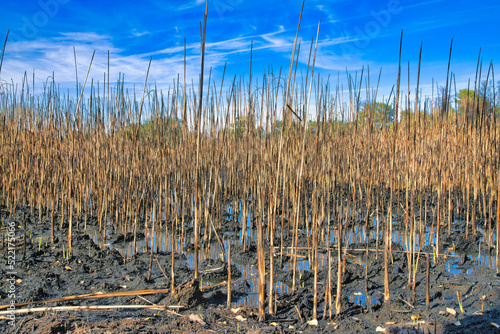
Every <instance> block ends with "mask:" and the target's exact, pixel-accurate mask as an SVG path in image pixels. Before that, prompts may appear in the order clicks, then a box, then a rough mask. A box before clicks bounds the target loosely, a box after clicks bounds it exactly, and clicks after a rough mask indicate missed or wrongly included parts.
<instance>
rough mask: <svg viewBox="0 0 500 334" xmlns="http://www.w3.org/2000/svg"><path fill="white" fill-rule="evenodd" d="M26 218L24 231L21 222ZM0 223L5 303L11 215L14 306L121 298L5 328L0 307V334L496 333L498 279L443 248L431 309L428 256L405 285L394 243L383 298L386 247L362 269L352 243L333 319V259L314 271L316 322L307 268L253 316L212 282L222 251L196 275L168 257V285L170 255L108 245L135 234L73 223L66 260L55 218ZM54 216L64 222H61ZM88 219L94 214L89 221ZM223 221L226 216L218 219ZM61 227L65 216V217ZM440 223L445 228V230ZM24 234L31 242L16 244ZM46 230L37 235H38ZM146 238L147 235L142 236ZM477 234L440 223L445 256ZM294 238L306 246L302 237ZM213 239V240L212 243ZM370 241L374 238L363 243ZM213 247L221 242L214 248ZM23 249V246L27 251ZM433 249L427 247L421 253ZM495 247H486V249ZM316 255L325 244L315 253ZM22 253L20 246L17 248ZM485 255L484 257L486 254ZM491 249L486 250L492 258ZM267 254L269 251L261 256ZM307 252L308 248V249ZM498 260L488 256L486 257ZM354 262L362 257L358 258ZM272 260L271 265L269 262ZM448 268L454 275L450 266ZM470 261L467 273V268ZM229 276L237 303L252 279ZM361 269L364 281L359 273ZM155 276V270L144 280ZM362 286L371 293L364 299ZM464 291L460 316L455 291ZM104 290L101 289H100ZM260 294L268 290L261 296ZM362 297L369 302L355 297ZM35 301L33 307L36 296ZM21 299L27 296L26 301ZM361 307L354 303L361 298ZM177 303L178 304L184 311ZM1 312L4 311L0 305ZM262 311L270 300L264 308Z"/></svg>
mask: <svg viewBox="0 0 500 334" xmlns="http://www.w3.org/2000/svg"><path fill="white" fill-rule="evenodd" d="M23 217H26V231H24V229H23ZM0 218H1V219H2V222H3V225H2V236H3V237H2V244H1V247H2V248H1V249H2V255H3V256H4V258H5V261H2V263H4V265H2V266H0V276H1V277H2V278H3V279H2V281H1V289H0V304H1V305H9V303H10V301H11V300H12V299H11V298H9V286H10V281H8V280H7V279H8V278H9V277H11V274H9V272H10V271H12V270H10V269H9V268H8V267H7V246H8V245H7V239H6V238H7V237H6V236H7V226H8V223H9V222H15V226H16V227H15V235H16V249H15V251H16V263H15V265H14V269H15V272H16V274H15V275H14V279H15V280H17V281H16V284H15V303H16V305H17V306H16V309H17V310H20V309H26V308H40V307H60V306H73V307H74V306H95V305H111V306H116V307H114V308H111V309H108V310H69V311H54V310H46V311H44V312H32V313H24V314H16V316H15V326H11V325H10V324H9V321H10V320H9V319H8V318H7V317H6V315H5V314H3V315H0V317H1V318H0V319H1V320H0V326H1V328H2V329H1V332H4V333H178V332H184V333H235V332H241V333H299V332H304V333H325V332H338V333H375V332H376V331H384V332H385V333H475V334H479V333H500V328H498V327H496V326H495V324H496V325H500V275H499V274H497V272H496V270H495V267H494V266H493V265H492V264H491V263H484V264H481V265H478V264H477V262H475V261H472V260H470V258H469V257H467V256H465V255H464V256H463V257H454V256H451V255H450V256H448V257H447V258H446V259H445V260H441V261H440V262H439V263H434V262H433V261H432V256H431V261H430V270H429V275H430V282H431V283H430V303H429V306H426V302H425V291H426V273H427V260H426V257H425V256H423V255H422V256H421V257H420V258H419V264H418V265H419V270H418V274H417V278H416V282H417V283H416V288H415V294H414V295H413V293H412V291H411V289H409V288H408V264H407V256H406V254H405V253H403V252H400V251H402V249H401V248H400V246H399V245H398V244H393V253H392V255H393V256H392V263H391V264H390V266H389V279H390V287H391V294H390V301H389V302H383V300H384V295H383V291H384V282H383V278H384V274H383V273H384V260H383V253H382V250H383V246H382V245H380V252H379V254H378V256H376V255H375V254H374V252H370V257H369V259H368V261H369V263H370V265H369V266H368V272H367V273H366V270H365V266H364V261H365V258H364V252H362V251H359V250H360V249H365V248H366V244H364V243H356V244H351V245H349V249H350V250H347V256H345V258H346V259H347V260H346V264H345V269H344V272H343V275H342V296H344V297H343V298H342V299H341V312H340V313H339V314H338V315H335V310H332V312H333V314H332V316H331V318H330V314H329V310H328V308H327V310H326V317H324V315H325V292H326V291H325V290H326V284H325V282H327V277H328V266H323V267H322V268H321V269H320V270H319V271H318V282H319V284H318V320H317V322H315V321H311V320H312V316H313V300H314V296H313V280H314V275H313V274H312V272H309V271H300V272H298V273H297V289H296V291H295V292H293V293H292V292H291V289H290V288H289V289H287V292H282V293H279V294H277V302H276V306H275V307H276V313H275V315H272V316H271V315H268V314H266V318H265V319H263V320H262V319H259V315H258V309H257V308H256V307H250V306H242V305H240V306H235V305H233V306H232V308H230V309H228V308H226V301H227V286H225V285H224V284H218V285H217V283H219V282H223V281H224V280H226V279H227V269H228V268H227V264H226V263H225V262H224V261H223V259H207V260H204V261H202V262H201V263H200V272H201V274H200V277H198V279H195V278H194V272H193V270H192V269H191V268H190V264H189V260H188V257H187V256H186V254H185V253H183V254H175V257H174V259H175V264H174V271H175V286H176V288H175V291H174V293H171V291H170V290H169V289H170V288H171V275H170V272H171V263H172V262H171V261H172V254H171V253H170V252H156V253H155V254H154V256H153V261H152V266H151V274H149V264H150V260H151V255H150V252H149V251H148V252H143V253H136V254H135V255H134V256H132V257H130V258H125V257H124V256H122V255H121V254H120V253H119V252H118V251H117V250H115V249H114V247H113V246H114V242H123V241H130V240H131V239H132V240H133V236H131V235H130V234H127V235H126V236H123V235H119V234H111V235H109V240H108V241H107V243H108V244H109V245H106V246H104V247H103V248H100V247H99V246H98V245H97V244H96V243H95V242H94V241H93V240H92V238H91V237H90V236H89V235H87V234H85V233H83V231H82V230H81V226H80V230H78V229H76V228H75V230H74V231H73V242H72V255H71V256H70V257H69V258H68V257H67V246H68V244H67V227H66V226H63V229H62V230H60V229H59V226H56V230H55V240H54V243H51V242H50V224H48V223H47V222H48V220H49V219H50V217H49V216H48V217H45V215H43V219H42V220H43V221H44V223H42V224H41V223H40V222H39V219H38V212H37V211H36V210H34V211H33V214H32V213H31V210H30V208H17V210H16V212H15V213H13V214H10V213H9V212H8V211H7V210H6V208H5V207H2V208H0ZM56 221H58V222H59V221H60V220H59V219H58V220H56ZM88 224H89V226H91V225H92V224H95V220H93V219H89V221H88ZM225 224H226V225H228V226H227V228H228V229H229V228H230V226H229V225H230V224H229V223H225ZM65 225H66V222H65ZM443 230H445V229H443ZM25 233H26V243H24V242H22V240H23V235H24V234H25ZM42 235H43V239H42V242H40V236H42ZM139 237H141V238H144V237H145V236H144V235H143V234H142V235H139ZM477 240H478V239H477V237H475V238H474V237H469V239H468V240H465V238H464V235H462V234H460V233H458V232H454V233H452V234H451V235H449V236H448V234H447V231H443V237H442V242H441V243H442V247H443V249H442V250H441V253H442V254H445V253H446V250H447V248H450V247H453V248H454V250H455V252H456V253H459V252H460V251H462V252H464V254H466V253H468V252H470V251H471V249H472V250H474V249H476V250H478V243H477ZM299 244H302V245H304V246H305V245H307V240H305V239H301V240H300V241H299ZM215 246H217V244H215ZM368 246H369V248H370V249H372V248H375V246H376V245H375V240H370V244H369V245H368ZM217 247H218V246H217ZM24 248H25V250H24ZM267 249H268V248H267ZM424 251H430V252H431V253H432V249H431V250H429V249H424ZM488 251H491V249H490V250H488V249H484V250H482V252H486V253H487V252H488ZM320 252H323V253H324V251H320ZM23 253H24V254H23ZM232 254H233V262H235V263H236V262H238V263H240V262H244V263H248V264H249V265H253V264H255V263H256V259H257V249H256V247H255V244H254V243H253V242H249V244H248V245H247V247H246V249H245V250H244V249H243V248H242V246H239V245H234V247H233V249H232ZM483 254H484V253H483ZM493 254H494V253H492V255H493ZM266 255H267V257H268V253H267V254H266ZM302 255H307V254H306V253H305V252H303V253H302ZM336 255H337V254H336V252H333V253H332V263H331V275H332V283H333V286H332V287H331V290H332V296H333V299H334V301H335V295H336V288H337V287H336V282H337V263H336V262H333V260H335V259H336ZM491 258H492V259H493V261H494V260H495V258H494V256H490V259H491ZM360 259H361V260H360ZM268 262H269V259H267V260H266V265H267V266H269V263H268ZM290 264H291V261H290V257H287V256H285V257H283V260H282V259H281V258H280V256H279V255H277V256H276V258H275V280H276V281H280V282H285V283H286V282H291V281H292V272H291V271H290V269H289V268H290ZM451 264H454V265H455V266H458V268H459V269H463V270H462V271H461V273H455V274H453V273H450V270H447V269H448V267H449V266H450V265H451ZM467 269H472V273H470V274H466V273H465V274H464V273H463V272H464V271H465V272H466V271H467ZM231 274H232V280H233V281H237V280H238V281H239V282H240V283H239V284H237V285H233V286H232V289H231V293H232V301H233V302H236V301H238V300H240V298H242V297H244V296H247V295H249V294H251V293H252V289H251V284H250V280H251V279H256V278H250V279H246V280H245V278H244V277H243V278H242V273H241V272H240V271H239V270H238V267H236V266H235V265H232V266H231ZM366 274H367V278H368V280H366ZM149 276H150V277H149ZM202 280H204V281H210V282H213V284H214V286H213V287H208V288H207V287H205V286H203V287H201V281H202ZM148 289H157V290H160V289H163V290H160V291H159V292H157V293H154V294H144V295H139V294H134V295H129V296H126V295H122V296H116V297H111V296H110V297H104V298H89V299H74V300H65V301H58V302H52V303H40V302H41V301H47V300H50V299H55V298H59V297H65V296H76V295H85V294H98V293H117V292H123V291H135V290H148ZM366 291H367V295H368V298H366V295H365V294H366ZM457 292H458V295H459V296H461V297H460V298H461V303H462V308H463V312H461V307H460V305H459V302H458V298H457ZM104 296H106V295H104ZM266 298H267V296H266ZM357 298H358V299H359V298H366V302H364V303H359V302H358V303H355V301H357V300H356V299H357ZM32 302H33V303H32ZM22 303H30V304H28V305H24V306H21V305H20V304H22ZM360 304H361V305H360ZM123 305H127V306H129V307H130V306H132V305H137V306H138V305H153V306H156V307H157V309H140V308H138V309H133V308H121V307H120V306H123ZM179 306H180V307H179ZM5 310H6V308H4V309H2V310H0V311H5ZM266 312H267V305H266Z"/></svg>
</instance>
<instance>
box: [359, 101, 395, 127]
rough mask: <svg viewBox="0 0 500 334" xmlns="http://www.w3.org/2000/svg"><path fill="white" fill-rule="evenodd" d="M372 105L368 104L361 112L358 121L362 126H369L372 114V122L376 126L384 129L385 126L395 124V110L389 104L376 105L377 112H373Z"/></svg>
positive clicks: (378, 103)
mask: <svg viewBox="0 0 500 334" xmlns="http://www.w3.org/2000/svg"><path fill="white" fill-rule="evenodd" d="M372 107H373V104H372V103H366V104H365V105H364V107H363V109H362V110H361V111H360V112H359V115H358V117H359V118H358V121H359V122H360V123H361V124H368V119H369V115H370V113H371V114H372V122H373V124H374V125H375V126H378V127H382V126H383V125H386V126H389V125H390V124H392V123H393V122H394V109H393V108H392V106H391V105H389V104H387V103H382V102H377V103H375V108H374V109H375V110H371V109H372Z"/></svg>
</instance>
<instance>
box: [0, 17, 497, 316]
mask: <svg viewBox="0 0 500 334" xmlns="http://www.w3.org/2000/svg"><path fill="white" fill-rule="evenodd" d="M204 26H205V27H206V16H205V24H204ZM205 27H204V29H203V36H204V35H205V29H206V28H205ZM299 45H300V43H299ZM298 47H299V48H300V46H298ZM315 49H316V47H314V50H313V42H311V47H310V50H311V51H310V53H311V54H312V55H313V56H311V57H310V59H311V62H310V66H308V67H307V72H306V76H305V78H302V77H300V76H299V75H297V74H296V69H297V65H296V64H294V62H295V59H296V58H295V57H294V55H292V58H291V66H290V71H289V74H288V76H284V75H283V74H282V72H281V70H280V71H279V73H276V72H275V71H274V70H273V69H272V67H270V68H269V70H268V71H267V72H266V73H265V74H264V75H263V77H262V79H261V80H259V83H258V84H257V85H255V82H254V83H252V78H251V77H250V80H249V81H246V80H245V79H244V78H243V77H241V78H238V77H236V76H235V77H234V79H233V81H232V82H231V83H229V84H227V82H226V81H224V82H222V83H220V87H218V86H215V84H212V83H211V82H212V81H211V79H209V81H208V82H210V84H209V85H207V86H206V87H205V89H204V90H203V89H202V87H203V75H202V76H201V83H202V84H201V85H199V87H200V88H199V90H198V91H196V90H195V89H194V88H191V87H190V85H189V84H187V83H186V82H185V79H184V80H181V79H177V80H176V81H175V80H174V85H173V86H172V87H173V88H170V89H168V90H167V91H163V90H158V89H156V88H155V87H152V85H150V84H146V83H145V90H144V92H145V93H144V95H143V97H142V98H141V99H140V100H138V99H137V98H136V94H135V92H131V91H129V90H128V89H127V88H126V87H125V84H124V79H123V76H120V79H119V80H118V81H117V82H114V83H111V82H109V73H106V74H105V75H104V83H99V82H94V80H92V79H91V80H90V82H88V81H87V79H86V80H85V82H86V84H84V85H83V86H81V87H80V89H79V95H78V97H77V99H74V98H73V97H70V96H68V95H67V94H65V93H62V92H61V91H59V90H58V89H57V84H56V82H55V81H54V80H53V77H52V78H51V79H50V80H48V81H47V82H46V85H45V86H44V87H43V93H41V94H34V87H33V84H32V83H31V79H30V78H29V77H28V75H27V74H25V76H24V79H23V82H22V85H21V87H17V86H14V85H9V84H2V86H1V89H0V133H1V135H0V143H1V144H0V147H1V149H0V171H1V172H0V191H1V194H0V201H1V205H2V206H4V207H5V208H6V209H7V210H10V211H11V212H13V211H14V210H15V208H16V207H18V206H27V207H29V208H30V209H31V214H32V215H35V214H38V220H37V221H35V222H33V223H34V224H50V226H51V229H52V231H54V230H55V229H61V230H64V231H66V232H67V240H65V242H66V243H67V250H68V256H71V255H72V254H71V252H72V248H71V239H72V231H73V230H74V229H76V230H84V231H86V230H87V228H88V225H89V224H90V223H91V224H93V226H97V227H98V229H99V231H100V238H101V239H102V241H104V242H105V241H106V239H107V238H109V235H108V234H107V231H109V230H111V231H112V233H123V234H126V233H130V232H131V233H133V234H134V241H133V243H134V252H136V251H139V250H138V249H136V247H135V245H136V243H137V241H138V240H137V238H138V237H137V235H138V233H137V232H138V231H139V232H140V231H142V230H143V231H144V232H145V233H144V235H145V238H148V236H152V235H153V234H154V232H155V230H166V232H167V233H169V234H171V235H175V236H178V238H175V241H174V242H173V243H172V268H171V271H170V275H171V276H172V278H173V277H174V275H175V273H174V266H173V263H174V253H175V252H176V251H179V249H181V248H184V247H187V245H188V244H190V243H194V245H193V247H194V251H195V262H194V271H195V275H196V274H197V272H198V257H199V254H198V252H199V250H202V249H206V248H208V247H214V246H213V244H212V241H213V240H219V242H218V243H217V244H218V245H219V246H220V247H221V248H222V252H223V253H224V254H225V249H224V246H223V242H221V241H220V239H223V238H224V235H223V233H222V235H221V232H220V231H221V224H222V222H223V220H224V218H223V217H224V215H226V214H227V213H228V212H231V213H232V215H231V217H232V219H233V222H234V224H238V225H240V226H241V236H240V242H241V244H242V245H243V248H244V249H246V248H247V247H248V246H249V244H250V243H251V242H256V243H257V247H258V248H257V249H258V251H257V252H258V259H259V260H258V269H259V276H258V277H259V284H258V286H259V309H260V313H259V315H260V317H261V318H265V306H266V303H265V300H266V298H267V300H268V306H269V307H268V310H267V311H268V312H269V313H270V314H273V312H274V307H273V300H274V298H275V296H276V293H275V291H274V285H273V266H274V265H278V263H280V261H281V262H283V261H285V260H286V259H284V258H283V257H284V255H283V254H285V253H286V252H287V251H285V250H288V249H289V250H291V252H288V253H291V254H289V255H291V256H292V258H293V265H291V266H290V270H292V271H293V272H294V274H293V280H294V282H293V289H295V288H296V285H295V284H296V282H295V281H296V280H297V278H296V274H295V272H296V271H297V259H298V258H299V256H305V257H307V259H308V260H310V263H311V265H312V270H313V271H314V273H315V279H314V282H315V287H314V291H315V295H314V296H315V299H314V302H315V309H314V317H315V318H316V317H317V314H318V310H317V309H316V303H317V298H318V292H317V289H316V285H317V283H318V279H317V271H318V249H324V250H326V251H327V258H328V262H329V265H328V268H329V269H328V270H329V273H331V272H332V271H333V270H334V268H333V264H334V263H335V262H336V263H337V270H338V274H337V280H338V281H337V282H332V279H333V278H332V277H333V274H331V275H330V274H329V275H328V278H327V281H326V282H321V284H324V286H326V287H328V288H327V290H326V293H325V296H324V298H325V300H327V301H328V303H326V304H325V310H324V311H323V314H324V316H326V315H327V314H329V316H330V317H331V316H332V314H334V313H339V312H340V309H341V305H340V303H341V296H342V270H343V267H344V266H345V256H346V250H348V249H349V246H350V243H355V242H365V245H366V262H367V267H368V257H369V256H379V252H383V253H384V258H385V263H386V270H385V275H386V276H387V275H388V273H387V272H388V269H387V268H388V267H389V266H390V264H391V254H392V252H393V250H392V231H393V230H392V229H393V227H394V228H396V227H397V228H398V230H399V231H400V233H402V239H403V244H404V247H405V249H404V251H405V252H406V254H407V258H408V263H409V265H408V268H409V271H410V272H409V273H408V286H409V288H411V289H413V290H414V289H415V286H416V284H415V283H416V282H415V277H416V272H417V270H418V268H419V265H418V263H419V261H420V262H422V263H423V262H424V261H426V262H427V264H426V265H427V268H429V262H430V260H429V257H428V252H427V254H426V255H424V254H425V252H423V249H424V247H425V246H428V245H431V246H433V247H435V256H434V263H439V261H442V257H441V255H442V252H443V249H442V248H440V238H442V236H443V235H446V234H450V233H452V232H453V231H457V230H458V231H465V238H467V239H470V240H476V239H474V238H475V237H476V234H478V233H480V232H479V231H482V233H483V235H482V236H483V238H482V239H478V240H480V241H479V242H482V243H483V244H485V245H487V247H488V250H489V252H490V253H491V255H492V256H495V257H496V268H497V270H498V268H499V263H498V261H499V230H500V217H499V215H500V201H499V200H498V196H499V193H500V174H499V167H500V166H499V161H500V155H499V141H500V136H499V132H498V131H499V125H498V122H497V119H496V113H495V110H494V107H493V106H494V105H495V102H493V103H492V104H490V105H487V104H486V103H484V101H485V100H484V99H483V98H482V96H483V95H484V94H485V92H483V91H482V90H481V88H480V85H479V84H478V83H480V82H481V74H480V73H479V74H478V77H477V78H476V83H477V84H476V87H475V88H474V89H472V91H474V92H475V94H474V97H473V98H471V101H468V103H467V108H466V110H465V112H464V113H462V114H458V113H457V112H455V111H454V110H452V107H453V106H454V105H455V103H454V98H455V94H452V89H451V87H452V85H451V82H452V79H453V76H452V74H448V79H449V81H450V83H448V82H447V86H446V88H445V90H444V95H442V96H441V97H440V98H439V100H437V99H433V98H425V97H421V96H418V94H416V99H414V100H413V101H411V102H412V103H410V99H409V94H408V93H407V94H405V92H404V91H403V90H404V89H403V88H402V87H401V86H402V85H401V82H400V78H399V77H398V79H397V83H396V84H395V86H396V88H395V90H396V92H395V93H393V94H392V95H391V97H389V98H388V99H386V100H384V101H382V102H384V103H386V106H390V107H391V108H393V109H394V110H395V116H394V120H393V121H392V122H384V123H383V124H380V123H377V122H376V121H375V112H376V102H380V101H381V99H380V97H377V91H378V85H377V86H376V87H371V86H370V74H369V71H368V70H367V71H364V70H363V73H361V76H359V77H358V76H356V77H353V76H352V75H351V74H349V73H347V74H346V75H347V80H348V82H349V87H348V89H347V90H346V91H345V92H344V91H343V89H342V86H341V85H340V84H338V83H337V84H334V83H331V82H330V80H329V78H322V77H320V75H318V74H316V75H315V74H314V71H313V69H314V57H315ZM294 52H295V50H294ZM298 52H299V51H297V53H298ZM202 64H203V57H202ZM152 66H154V62H153V65H152ZM202 68H203V65H202ZM490 69H491V70H492V66H491V67H490ZM148 71H149V70H148ZM400 71H401V65H400ZM250 73H251V67H250ZM0 74H1V73H0ZM491 75H493V72H491ZM33 76H34V74H33ZM489 76H490V73H488V77H489ZM146 77H147V76H146ZM184 78H185V75H184ZM379 78H380V76H379ZM146 81H147V79H146ZM282 82H287V85H285V84H282ZM85 85H88V86H87V90H84V86H85ZM363 87H366V88H363ZM416 91H417V92H418V86H417V90H416ZM84 92H86V93H85V94H84ZM408 92H410V87H408ZM345 95H348V96H349V99H347V100H344V96H345ZM405 98H406V101H407V102H406V104H407V109H411V113H406V114H404V115H402V114H401V113H400V111H401V110H402V109H403V107H401V105H403V104H404V103H403V102H402V101H405ZM436 101H438V102H436ZM413 102H414V104H413ZM412 104H413V105H412ZM492 105H493V106H492ZM308 106H311V109H309V107H308ZM363 106H365V107H364V108H362V107H363ZM362 109H364V110H368V114H367V115H365V117H364V118H363V117H361V115H362V113H361V111H362ZM309 113H310V114H312V115H313V119H314V120H313V121H309V120H308V114H309ZM398 114H399V115H398ZM240 214H241V216H242V217H243V219H242V220H240V219H239V217H240ZM248 222H250V223H249V224H248ZM495 223H496V226H495ZM356 224H358V225H359V226H362V227H363V228H364V236H363V238H362V240H354V242H352V241H350V240H349V238H348V235H347V232H346V231H347V229H348V227H350V226H353V225H356ZM247 225H249V226H247ZM218 231H219V233H218ZM255 231H256V236H255V235H254V234H253V233H255ZM52 238H53V233H52ZM149 238H150V239H148V240H149V243H148V242H147V243H146V245H147V247H148V252H150V253H151V255H150V256H151V257H150V259H151V260H150V261H151V262H150V265H151V263H152V259H153V255H154V253H155V251H156V249H154V243H153V240H152V238H151V237H149ZM373 239H375V240H373ZM303 240H306V241H305V242H302V241H303ZM369 240H371V241H372V242H373V241H374V242H375V247H372V245H373V243H372V245H370V247H369V242H367V241H369ZM52 241H53V240H52ZM176 243H180V244H181V245H177V247H176ZM211 245H212V246H211ZM219 246H217V247H219ZM374 248H375V249H374ZM426 256H427V257H426ZM285 257H286V255H285ZM227 258H228V261H229V265H230V261H231V260H230V259H231V254H228V256H227ZM269 258H270V259H271V261H270V265H271V270H266V268H265V266H266V264H265V263H266V259H269ZM228 268H230V266H228ZM229 277H230V276H229ZM229 279H230V278H229ZM266 282H270V284H269V285H267V286H266ZM428 284H429V283H428V282H427V285H428ZM390 289H391V287H390V286H389V281H388V280H386V286H385V289H384V292H385V300H386V301H388V300H390ZM173 290H174V280H173V279H172V291H173ZM228 291H229V293H230V291H231V290H230V288H229V289H228ZM266 295H267V297H266ZM322 298H323V297H322ZM427 303H428V300H427ZM327 304H328V305H327ZM229 305H230V300H229V301H228V306H229ZM327 306H328V307H327Z"/></svg>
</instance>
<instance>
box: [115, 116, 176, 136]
mask: <svg viewBox="0 0 500 334" xmlns="http://www.w3.org/2000/svg"><path fill="white" fill-rule="evenodd" d="M181 123H182V122H181V120H180V119H170V118H164V119H160V118H153V119H150V120H148V121H146V122H145V123H143V124H142V125H141V127H140V129H139V135H138V139H139V140H146V141H152V140H155V138H159V137H167V138H172V136H174V135H180V133H181V129H182V126H181ZM136 131H137V124H131V125H128V126H126V127H125V128H123V129H122V130H120V131H119V132H118V133H119V135H122V136H125V137H127V138H129V139H132V138H135V136H136Z"/></svg>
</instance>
